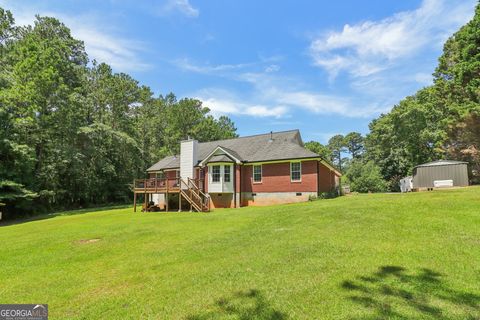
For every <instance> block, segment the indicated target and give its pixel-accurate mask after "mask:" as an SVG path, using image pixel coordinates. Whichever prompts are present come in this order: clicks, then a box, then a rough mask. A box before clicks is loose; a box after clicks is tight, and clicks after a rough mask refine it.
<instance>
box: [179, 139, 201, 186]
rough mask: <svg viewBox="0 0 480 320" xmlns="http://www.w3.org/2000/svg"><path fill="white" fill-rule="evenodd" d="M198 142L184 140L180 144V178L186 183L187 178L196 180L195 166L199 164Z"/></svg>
mask: <svg viewBox="0 0 480 320" xmlns="http://www.w3.org/2000/svg"><path fill="white" fill-rule="evenodd" d="M197 152H198V141H197V140H192V139H188V140H184V141H182V142H180V177H181V178H182V179H184V180H185V181H186V180H187V178H191V179H193V178H195V175H194V173H195V171H194V168H193V167H194V166H195V165H196V164H197V162H198V156H197Z"/></svg>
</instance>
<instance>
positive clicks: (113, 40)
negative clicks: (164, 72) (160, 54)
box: [8, 2, 150, 72]
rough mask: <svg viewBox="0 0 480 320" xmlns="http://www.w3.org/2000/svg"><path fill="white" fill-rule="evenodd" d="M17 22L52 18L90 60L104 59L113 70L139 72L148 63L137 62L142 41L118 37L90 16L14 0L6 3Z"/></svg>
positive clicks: (108, 27) (25, 22) (102, 60)
mask: <svg viewBox="0 0 480 320" xmlns="http://www.w3.org/2000/svg"><path fill="white" fill-rule="evenodd" d="M8 7H9V10H11V11H12V13H13V15H14V18H15V22H16V24H17V25H33V23H34V21H35V14H39V15H40V16H49V17H55V18H57V19H59V20H60V21H61V22H63V23H64V24H65V25H66V26H67V27H68V28H70V30H71V33H72V36H73V37H74V38H76V39H79V40H82V41H83V42H84V43H85V50H86V51H87V53H88V55H89V58H90V59H92V60H93V59H95V60H97V61H98V62H105V63H107V64H109V65H110V66H112V67H113V68H114V69H115V71H120V72H129V71H143V70H147V69H149V68H150V66H149V65H148V64H146V63H144V62H142V61H141V59H140V58H139V55H140V52H141V51H143V50H144V44H143V43H141V42H139V41H135V40H132V39H128V38H124V37H121V36H119V35H118V34H117V32H115V31H114V30H113V29H112V27H111V26H107V25H105V24H104V23H103V22H102V20H103V19H100V18H99V17H97V16H94V15H79V16H70V15H66V14H63V13H58V12H51V11H45V10H41V9H39V8H33V7H30V6H22V5H20V4H18V3H16V2H12V3H10V2H9V4H8Z"/></svg>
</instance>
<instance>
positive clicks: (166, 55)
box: [0, 0, 476, 143]
mask: <svg viewBox="0 0 480 320" xmlns="http://www.w3.org/2000/svg"><path fill="white" fill-rule="evenodd" d="M475 4H476V0H462V1H455V0H450V1H447V0H424V1H418V0H417V1H414V0H404V1H358V0H348V1H346V0H336V1H313V0H312V1H300V0H297V1H290V0H288V1H287V0H286V1H255V0H253V1H249V0H238V1H237V0H228V1H220V0H217V1H200V0H164V1H141V0H136V1H129V0H124V1H121V0H111V1H69V0H62V1H53V0H51V1H38V0H36V1H28V0H26V1H21V2H20V1H8V0H0V5H1V6H2V7H4V8H6V9H9V10H11V11H12V12H13V13H14V16H15V17H16V20H17V24H31V23H32V21H33V17H34V15H35V14H36V13H39V14H40V15H49V16H55V17H57V18H59V19H60V20H62V21H63V22H64V23H65V24H66V25H67V26H68V27H70V28H71V30H72V33H73V35H74V36H75V37H76V38H79V39H81V40H83V41H85V45H86V49H87V52H88V54H89V56H90V57H91V58H95V59H97V60H98V61H101V62H106V63H108V64H110V65H111V66H112V67H113V69H114V70H115V71H116V72H126V73H129V74H130V75H132V76H133V77H134V78H135V79H137V80H139V81H140V83H142V84H145V85H148V86H149V87H150V88H152V90H153V91H154V92H155V93H156V94H157V95H158V94H165V93H168V92H174V93H175V94H176V95H177V97H179V98H181V97H195V98H199V99H200V100H202V101H203V102H204V105H205V106H207V107H209V108H210V109H211V110H212V113H213V114H214V115H215V116H219V115H222V114H225V115H228V116H230V117H231V118H232V119H233V120H234V121H235V123H236V125H237V127H238V133H239V134H240V135H247V134H255V133H263V132H269V131H271V130H273V131H278V130H287V129H293V128H299V129H300V130H301V132H302V136H303V139H304V140H305V141H308V140H317V141H320V142H322V143H325V142H326V141H327V140H328V139H329V138H330V137H331V136H332V135H334V134H337V133H341V134H345V133H348V132H350V131H358V132H361V133H366V132H367V131H368V123H369V122H370V121H371V119H373V118H375V117H377V116H378V115H379V114H380V113H382V112H387V111H388V110H390V109H391V108H392V106H393V105H394V104H395V103H397V102H398V101H399V100H400V99H402V98H403V97H405V96H407V95H410V94H413V93H414V92H415V91H416V90H418V89H419V88H422V87H424V86H426V85H428V84H430V83H431V81H432V77H431V74H432V72H433V71H434V68H435V66H436V64H437V58H438V56H439V55H440V54H441V51H442V45H443V42H444V41H445V40H446V39H447V38H448V36H450V35H451V34H452V33H453V32H454V31H456V30H457V29H458V28H459V27H460V26H462V25H463V24H465V23H466V22H467V21H468V20H470V19H471V18H472V16H473V12H474V7H475Z"/></svg>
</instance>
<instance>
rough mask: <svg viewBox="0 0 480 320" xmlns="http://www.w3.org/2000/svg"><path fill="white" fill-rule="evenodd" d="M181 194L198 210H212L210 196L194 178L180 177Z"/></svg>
mask: <svg viewBox="0 0 480 320" xmlns="http://www.w3.org/2000/svg"><path fill="white" fill-rule="evenodd" d="M180 196H181V197H183V199H185V200H187V202H188V203H190V205H191V208H192V209H195V210H196V211H198V212H209V211H210V197H209V196H208V195H206V194H205V193H203V192H202V191H201V190H200V188H199V187H198V186H197V185H196V184H195V182H194V181H192V179H190V178H187V181H185V180H183V179H180Z"/></svg>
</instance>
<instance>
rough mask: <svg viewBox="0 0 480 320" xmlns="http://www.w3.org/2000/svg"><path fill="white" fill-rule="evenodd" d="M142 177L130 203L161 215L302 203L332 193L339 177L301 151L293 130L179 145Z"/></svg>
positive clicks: (320, 161) (324, 163) (323, 162)
mask: <svg viewBox="0 0 480 320" xmlns="http://www.w3.org/2000/svg"><path fill="white" fill-rule="evenodd" d="M147 172H148V177H149V178H148V179H139V180H136V181H135V202H136V195H137V194H144V195H145V201H149V202H150V201H153V202H154V203H156V204H158V205H159V206H161V207H163V206H166V210H168V209H169V205H170V208H171V207H172V203H173V202H175V204H176V206H177V208H180V209H181V208H182V207H185V206H187V207H188V206H190V208H191V209H196V210H197V211H207V210H209V208H210V207H213V208H236V207H243V206H251V205H257V206H262V205H271V204H280V203H292V202H301V201H307V200H308V199H309V197H310V196H317V195H318V194H319V193H320V192H329V191H334V190H338V186H339V178H340V176H341V174H340V172H338V171H337V170H336V169H335V168H334V167H332V166H331V165H330V164H329V163H328V162H327V161H326V160H325V159H322V158H321V157H320V156H319V155H318V154H316V153H314V152H311V151H309V150H307V149H305V148H304V146H303V142H302V138H301V136H300V132H299V131H298V130H291V131H283V132H271V133H267V134H259V135H253V136H245V137H240V138H235V139H228V140H219V141H212V142H203V143H199V142H197V141H196V140H186V141H182V142H181V146H180V155H179V156H168V157H165V158H163V159H161V160H160V161H159V162H157V163H155V164H154V165H153V166H151V167H150V168H148V169H147ZM172 199H176V200H175V201H172ZM182 201H183V205H182Z"/></svg>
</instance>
